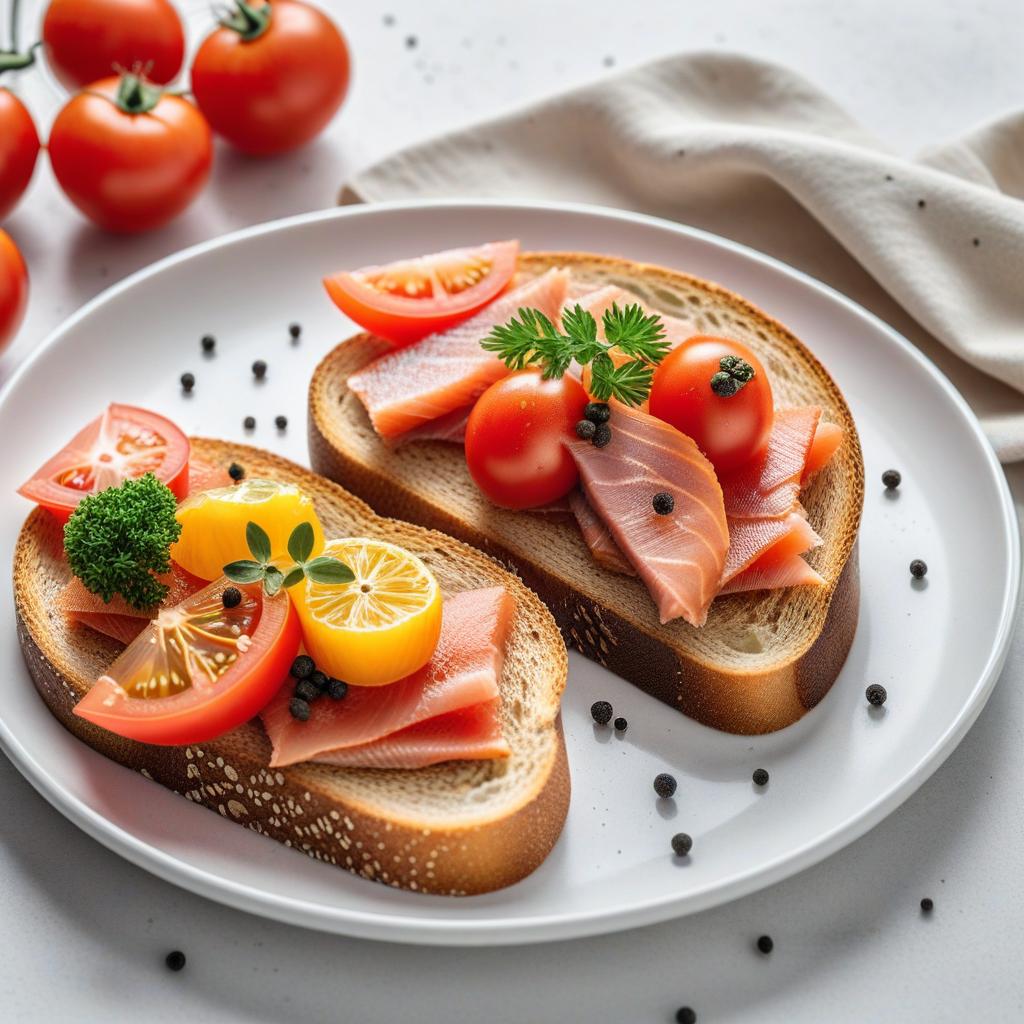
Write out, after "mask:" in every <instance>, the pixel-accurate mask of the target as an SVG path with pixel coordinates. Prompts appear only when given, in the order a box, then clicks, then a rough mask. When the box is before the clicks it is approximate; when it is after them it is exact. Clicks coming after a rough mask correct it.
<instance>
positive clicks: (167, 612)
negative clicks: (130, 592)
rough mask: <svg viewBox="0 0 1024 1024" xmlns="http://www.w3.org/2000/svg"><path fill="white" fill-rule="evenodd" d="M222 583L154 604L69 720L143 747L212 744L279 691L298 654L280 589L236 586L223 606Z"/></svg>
mask: <svg viewBox="0 0 1024 1024" xmlns="http://www.w3.org/2000/svg"><path fill="white" fill-rule="evenodd" d="M228 585H229V584H228V581H227V580H226V579H224V578H221V579H219V580H217V581H215V582H214V583H211V584H210V585H209V586H208V587H204V588H203V589H202V590H200V591H199V592H198V593H196V594H193V595H192V596H191V597H187V598H186V599H185V600H184V601H182V602H181V604H179V605H175V606H173V607H171V608H162V609H161V610H160V612H159V613H158V614H157V617H156V618H155V619H154V620H153V621H152V622H151V623H150V624H149V625H148V626H146V628H145V629H144V630H143V631H142V632H141V633H140V634H139V636H138V637H137V638H136V639H135V640H133V641H132V643H131V644H130V646H128V647H127V648H126V649H125V650H124V651H123V652H122V653H121V655H120V656H119V657H118V658H117V660H116V661H115V662H114V663H113V664H112V665H111V666H110V668H108V669H107V671H106V672H105V673H104V674H103V675H102V676H100V678H99V679H98V680H97V681H96V682H95V683H94V684H93V687H92V689H91V690H90V691H89V692H88V693H87V694H86V695H85V696H84V697H83V698H82V699H81V700H80V701H79V702H78V704H77V705H76V707H75V714H76V715H78V716H79V717H81V718H85V719H87V720H88V721H90V722H92V723H93V724H94V725H98V726H101V727H102V728H104V729H106V730H108V731H109V732H113V733H117V735H118V736H125V737H127V738H128V739H132V740H139V741H140V742H142V743H155V744H158V745H160V746H177V745H180V744H183V743H201V742H203V741H204V740H211V739H215V738H216V737H217V736H222V735H223V734H224V733H226V732H230V731H231V730H232V729H234V728H235V727H236V726H239V725H241V724H242V723H243V722H247V721H248V720H249V719H250V718H252V717H253V716H254V715H255V714H257V713H258V712H259V711H261V710H262V709H263V707H264V706H265V705H266V704H267V702H268V701H269V700H270V698H271V697H273V696H274V694H275V693H277V691H278V690H279V689H280V688H281V682H282V680H284V679H285V678H287V675H288V666H289V665H290V664H291V663H292V661H293V660H294V658H295V655H296V654H297V653H298V650H299V641H300V639H301V632H300V628H299V617H298V615H297V614H296V612H295V607H294V605H293V604H292V602H291V599H290V598H289V597H288V594H287V592H286V591H281V592H280V593H278V594H277V595H276V596H275V597H267V596H266V595H265V594H264V593H263V587H262V585H261V584H249V585H248V586H240V587H239V588H238V589H239V590H241V591H242V600H241V602H240V603H239V604H237V605H235V606H234V607H232V608H225V607H224V600H223V593H224V588H225V587H227V586H228Z"/></svg>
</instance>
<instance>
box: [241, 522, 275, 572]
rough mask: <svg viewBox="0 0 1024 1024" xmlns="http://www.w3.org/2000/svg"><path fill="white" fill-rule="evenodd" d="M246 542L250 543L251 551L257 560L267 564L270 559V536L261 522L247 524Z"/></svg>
mask: <svg viewBox="0 0 1024 1024" xmlns="http://www.w3.org/2000/svg"><path fill="white" fill-rule="evenodd" d="M245 542H246V544H248V545H249V551H250V553H251V554H252V557H253V558H255V559H256V561H257V562H261V563H262V564H264V565H266V563H267V562H269V561H270V538H269V537H268V536H267V531H266V530H264V529H263V527H262V526H260V525H259V523H253V522H249V523H246V524H245Z"/></svg>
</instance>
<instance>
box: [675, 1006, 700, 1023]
mask: <svg viewBox="0 0 1024 1024" xmlns="http://www.w3.org/2000/svg"><path fill="white" fill-rule="evenodd" d="M676 1024H697V1014H696V1012H695V1011H694V1010H692V1009H690V1007H689V1006H680V1007H679V1009H678V1010H676Z"/></svg>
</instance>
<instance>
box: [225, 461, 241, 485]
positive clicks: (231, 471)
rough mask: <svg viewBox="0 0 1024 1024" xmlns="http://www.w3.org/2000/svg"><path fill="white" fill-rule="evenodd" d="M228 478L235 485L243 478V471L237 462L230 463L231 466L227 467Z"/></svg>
mask: <svg viewBox="0 0 1024 1024" xmlns="http://www.w3.org/2000/svg"><path fill="white" fill-rule="evenodd" d="M228 476H229V477H231V479H232V480H234V481H235V483H238V481H239V480H241V479H242V477H244V476H245V470H244V469H242V467H241V466H240V465H239V464H238V463H237V462H232V463H231V465H230V466H228Z"/></svg>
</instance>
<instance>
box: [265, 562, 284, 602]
mask: <svg viewBox="0 0 1024 1024" xmlns="http://www.w3.org/2000/svg"><path fill="white" fill-rule="evenodd" d="M283 583H284V573H283V572H281V570H280V569H278V568H277V566H274V565H268V566H267V567H266V570H265V573H264V576H263V589H264V590H265V591H266V592H267V596H268V597H273V596H274V595H275V594H276V593H277V592H278V591H279V590H280V589H281V586H282V584H283Z"/></svg>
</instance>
